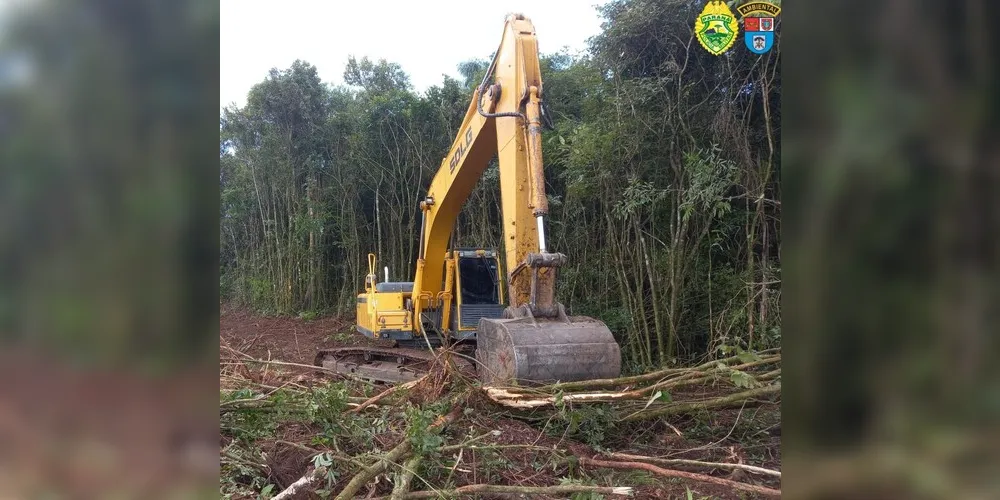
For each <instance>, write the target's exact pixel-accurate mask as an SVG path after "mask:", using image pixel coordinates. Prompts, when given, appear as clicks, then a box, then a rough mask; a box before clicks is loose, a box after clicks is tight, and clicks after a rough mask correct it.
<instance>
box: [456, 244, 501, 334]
mask: <svg viewBox="0 0 1000 500" xmlns="http://www.w3.org/2000/svg"><path fill="white" fill-rule="evenodd" d="M449 254H450V256H449V257H450V258H452V259H454V260H455V269H456V271H457V272H456V273H455V278H456V279H455V281H456V283H455V293H454V296H455V301H454V302H453V305H452V312H451V315H450V316H451V319H450V322H451V325H449V329H450V330H451V331H452V338H453V339H454V340H466V339H474V338H475V337H476V328H477V327H478V326H479V320H480V319H481V318H500V317H503V310H504V308H505V305H504V296H503V292H504V290H503V280H502V279H501V276H502V275H501V274H500V261H499V259H498V256H497V252H496V251H494V250H484V249H469V248H461V249H457V250H452V251H451V252H449Z"/></svg>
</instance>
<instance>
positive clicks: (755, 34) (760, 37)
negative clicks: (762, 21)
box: [743, 31, 774, 54]
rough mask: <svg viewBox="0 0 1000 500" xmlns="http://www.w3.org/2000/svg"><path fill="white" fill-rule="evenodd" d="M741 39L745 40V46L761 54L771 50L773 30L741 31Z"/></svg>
mask: <svg viewBox="0 0 1000 500" xmlns="http://www.w3.org/2000/svg"><path fill="white" fill-rule="evenodd" d="M743 40H744V41H746V44H747V48H748V49H750V52H753V53H754V54H763V53H765V52H767V51H769V50H771V46H772V45H774V32H773V31H746V32H744V33H743Z"/></svg>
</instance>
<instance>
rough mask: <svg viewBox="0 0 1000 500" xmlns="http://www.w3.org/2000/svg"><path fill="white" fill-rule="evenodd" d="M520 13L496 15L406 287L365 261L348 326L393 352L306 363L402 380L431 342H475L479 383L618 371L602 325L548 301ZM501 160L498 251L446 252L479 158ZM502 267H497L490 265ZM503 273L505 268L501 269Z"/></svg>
mask: <svg viewBox="0 0 1000 500" xmlns="http://www.w3.org/2000/svg"><path fill="white" fill-rule="evenodd" d="M537 43H538V42H537V40H536V38H535V28H534V25H533V24H532V23H531V20H530V19H528V18H527V17H525V16H523V15H521V14H511V15H509V16H507V19H506V21H505V24H504V31H503V38H502V40H501V43H500V48H499V49H498V50H497V52H496V55H495V56H494V58H493V61H492V63H491V64H490V66H489V68H488V69H487V71H486V75H485V76H484V77H483V80H482V82H481V83H480V85H479V86H478V88H477V89H476V91H475V93H474V95H473V98H472V102H471V103H470V104H469V109H468V111H467V112H466V114H465V119H464V120H463V121H462V126H461V128H460V129H459V131H458V134H457V135H456V139H455V142H454V144H452V146H451V150H450V151H449V153H448V155H447V156H446V157H445V158H444V160H442V162H441V167H440V169H439V170H438V171H437V174H436V175H435V176H434V179H433V180H432V181H431V184H430V188H429V189H428V191H427V195H426V197H425V198H424V199H423V200H421V201H420V202H419V203H420V211H421V217H422V220H421V227H420V244H419V246H418V250H419V255H418V257H417V264H416V273H415V275H414V278H413V281H412V282H409V281H407V282H399V281H397V282H391V281H388V271H386V278H385V280H384V281H379V280H378V278H379V276H378V274H377V266H376V256H375V255H374V254H369V256H368V275H367V276H366V278H365V284H364V286H365V291H364V293H361V294H360V295H358V298H357V330H358V331H359V332H360V333H362V334H364V335H366V336H368V337H371V338H374V339H385V340H390V341H394V342H393V345H394V347H387V348H377V347H356V348H340V349H328V350H323V351H320V352H319V353H318V354H317V356H316V360H315V363H316V365H318V366H323V367H326V368H328V369H333V370H335V371H338V372H343V373H350V374H353V375H355V376H359V377H363V378H366V379H370V380H378V381H384V382H390V383H395V382H404V381H409V380H414V379H416V378H418V377H419V376H421V375H422V374H423V372H425V371H426V369H427V366H428V365H429V362H430V361H431V360H432V359H433V356H434V355H433V353H432V351H431V348H434V347H437V346H440V345H442V344H445V345H451V344H458V345H459V346H474V348H475V355H474V359H473V358H472V357H470V358H469V359H468V360H466V361H465V363H467V364H468V365H474V366H475V370H476V372H477V375H478V378H479V379H480V380H482V381H483V383H487V384H498V383H521V384H530V383H549V382H555V381H573V380H590V379H597V378H612V377H617V376H619V375H620V373H621V353H620V349H619V346H618V344H617V343H616V342H615V339H614V337H613V336H612V334H611V331H610V330H609V329H608V327H607V326H606V325H605V324H604V323H603V322H601V321H598V320H596V319H593V318H589V317H585V316H567V315H566V311H565V308H564V307H563V305H562V304H560V303H559V302H557V301H556V298H555V288H556V286H555V285H556V274H557V270H558V268H559V267H560V266H562V265H564V264H565V263H566V260H567V259H566V256H565V255H564V254H562V253H553V252H549V250H548V248H547V247H546V241H545V216H546V215H547V213H548V200H547V198H546V196H545V177H544V173H543V169H542V124H543V122H546V123H547V122H548V116H547V114H548V113H547V111H546V108H545V106H544V101H543V97H544V94H543V91H542V89H543V87H542V77H541V74H540V70H539V64H538V44H537ZM494 157H497V158H498V162H499V167H500V191H501V210H502V220H503V237H504V254H503V258H502V259H501V258H500V254H498V252H497V251H495V250H491V249H483V248H454V249H449V248H448V243H449V240H450V237H451V233H452V229H453V227H454V225H455V221H456V219H457V217H458V214H459V212H460V211H461V209H462V206H463V205H464V204H465V201H466V199H467V198H468V197H469V194H470V193H471V192H472V190H473V188H474V187H475V185H476V183H477V182H478V181H479V179H480V177H482V175H483V172H484V171H485V170H486V167H487V165H488V164H489V162H490V160H491V159H492V158H494ZM501 264H505V266H503V267H502V266H501ZM504 271H506V274H504Z"/></svg>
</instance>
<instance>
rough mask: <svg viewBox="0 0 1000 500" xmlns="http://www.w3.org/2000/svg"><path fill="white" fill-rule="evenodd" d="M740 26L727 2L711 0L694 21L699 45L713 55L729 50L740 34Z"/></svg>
mask: <svg viewBox="0 0 1000 500" xmlns="http://www.w3.org/2000/svg"><path fill="white" fill-rule="evenodd" d="M739 31H740V24H739V22H738V21H737V20H736V16H734V15H733V11H731V10H729V6H728V5H726V2H723V1H721V0H710V1H709V2H708V3H707V4H705V8H704V9H702V11H701V14H698V17H697V18H695V20H694V33H695V36H697V37H698V43H700V44H701V46H702V47H704V48H705V50H707V51H708V52H709V53H711V54H712V55H716V56H717V55H719V54H722V53H723V52H725V51H726V50H729V47H732V46H733V42H735V41H736V35H738V34H739Z"/></svg>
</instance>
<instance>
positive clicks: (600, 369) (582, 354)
mask: <svg viewBox="0 0 1000 500" xmlns="http://www.w3.org/2000/svg"><path fill="white" fill-rule="evenodd" d="M476 344H477V346H476V360H477V361H478V363H477V370H478V372H479V379H480V380H482V382H483V383H484V384H506V383H510V382H512V381H516V382H517V383H520V384H531V383H554V382H560V381H561V382H569V381H574V380H594V379H601V378H614V377H618V376H619V375H620V374H621V367H622V361H621V351H620V350H619V348H618V344H617V343H616V342H615V339H614V336H612V335H611V330H609V329H608V327H607V325H605V324H604V323H603V322H601V321H598V320H596V319H593V318H588V317H586V316H570V317H568V318H567V319H566V320H560V319H543V318H531V317H526V318H517V319H489V318H482V319H480V320H479V328H478V331H477V332H476Z"/></svg>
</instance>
